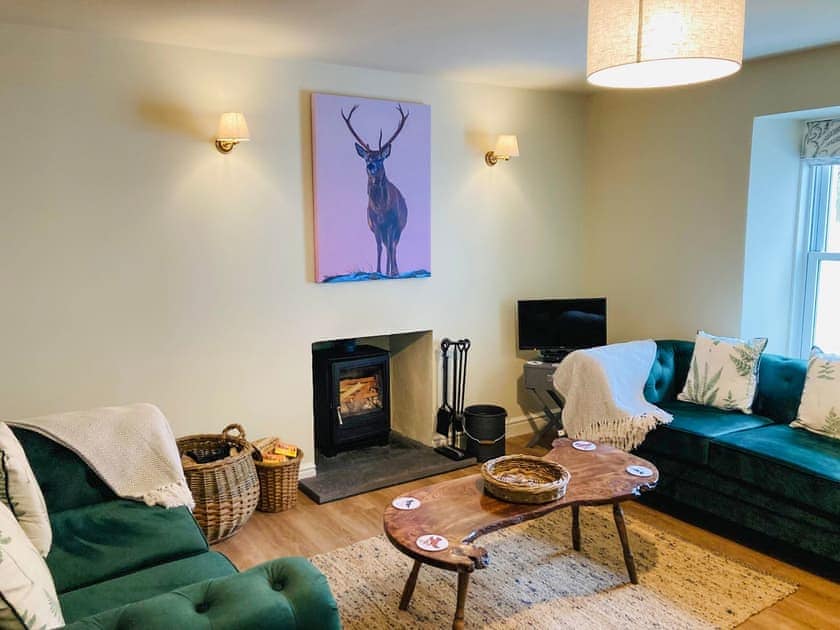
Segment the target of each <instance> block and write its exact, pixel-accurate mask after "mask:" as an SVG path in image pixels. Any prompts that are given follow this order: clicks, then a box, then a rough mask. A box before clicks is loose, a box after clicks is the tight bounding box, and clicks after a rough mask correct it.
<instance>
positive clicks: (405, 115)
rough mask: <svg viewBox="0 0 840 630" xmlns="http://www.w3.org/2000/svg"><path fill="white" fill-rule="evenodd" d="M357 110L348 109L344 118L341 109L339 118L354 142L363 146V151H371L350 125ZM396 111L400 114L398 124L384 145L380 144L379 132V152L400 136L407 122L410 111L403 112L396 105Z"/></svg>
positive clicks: (356, 106) (380, 131)
mask: <svg viewBox="0 0 840 630" xmlns="http://www.w3.org/2000/svg"><path fill="white" fill-rule="evenodd" d="M357 109H359V106H358V105H353V107H351V108H350V113H349V114H347V115H346V116H345V115H344V109H343V108H342V110H341V117H342V118H343V119H344V123H345V124H346V125H347V128H348V129H349V130H350V133H352V134H353V137H354V138H355V139H356V142H358V143H359V144H360V145H361V146H363V147H364V148H365V151H371V148H370V146H369V145H368V143H367V142H365V141H364V140H362V138H361V136H359V134H358V133H356V130H355V129H353V125H352V124H351V123H350V118H352V117H353V114H354V113H355V111H356V110H357ZM397 111H398V112H399V113H400V124H399V125H397V130H396V131H395V132H394V134H393V135H392V136H391V137H390V138H389V139H388V142H386V143H385V144H382V129H380V130H379V151H381V150H382V148H383V147H387V146H388V145H389V144H391V143H392V142H393V141H394V140H396V139H397V136H398V135H400V132H401V131H402V130H403V127H405V121H406V120H408V115H409V114H410V113H411V112H410V111H404V110H403V108H402V105H401V104H398V105H397Z"/></svg>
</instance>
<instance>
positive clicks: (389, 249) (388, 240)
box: [341, 105, 409, 277]
mask: <svg viewBox="0 0 840 630" xmlns="http://www.w3.org/2000/svg"><path fill="white" fill-rule="evenodd" d="M358 107H359V106H358V105H353V107H352V108H351V109H350V113H349V114H347V115H346V116H345V115H344V110H343V109H342V110H341V117H342V118H343V119H344V122H345V123H346V124H347V128H348V129H349V130H350V133H351V134H353V137H354V138H355V139H356V153H358V154H359V157H361V158H362V159H363V160H364V161H365V166H366V167H367V174H368V188H367V191H368V207H367V218H368V227H369V228H370V231H371V232H373V236H374V237H375V238H376V273H378V274H381V273H382V245H383V244H384V245H385V260H386V263H385V265H386V271H385V273H386V275H388V276H392V277H393V276H398V275H400V268H399V266H398V265H397V245H399V242H400V234H402V231H403V229H404V228H405V224H406V221H407V220H408V207H407V206H406V205H405V198H403V196H402V193H401V192H400V189H399V188H397V187H396V186H394V184H393V183H392V182H391V181H390V180H389V179H388V176H387V175H386V174H385V160H386V159H387V158H388V156H389V155H391V143H392V142H394V140H396V138H397V136H398V135H400V132H401V131H402V130H403V127H404V126H405V121H406V120H407V119H408V114H409V112H407V111H403V108H402V105H397V111H398V112H399V113H400V122H399V125H397V130H396V131H395V132H394V134H393V135H392V136H391V137H390V138H389V139H388V141H387V142H386V143H385V144H382V130H381V129H380V130H379V148H378V149H371V148H370V146H369V145H368V144H367V143H366V142H365V141H364V140H362V138H361V137H360V136H359V134H358V133H356V130H355V129H353V125H352V124H351V123H350V118H352V116H353V113H354V112H355V111H356V110H357V109H358Z"/></svg>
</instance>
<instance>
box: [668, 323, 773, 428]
mask: <svg viewBox="0 0 840 630" xmlns="http://www.w3.org/2000/svg"><path fill="white" fill-rule="evenodd" d="M766 347H767V338H766V337H756V338H755V339H747V340H744V339H735V338H733V337H717V336H714V335H710V334H708V333H706V332H703V331H702V330H700V331H697V339H696V341H695V342H694V355H693V356H692V357H691V369H690V370H689V372H688V380H686V383H685V387H684V388H683V390H682V392H680V393H679V394H678V395H677V398H678V399H679V400H684V401H686V402H693V403H697V404H698V405H710V406H712V407H717V408H718V409H725V410H738V411H743V412H744V413H752V406H753V402H754V401H755V391H756V387H757V386H758V364H759V361H760V359H761V353H762V352H764V348H766Z"/></svg>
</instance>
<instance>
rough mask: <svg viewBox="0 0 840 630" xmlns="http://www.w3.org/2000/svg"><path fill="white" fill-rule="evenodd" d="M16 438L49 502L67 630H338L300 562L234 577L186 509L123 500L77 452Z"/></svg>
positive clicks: (24, 435) (317, 579) (52, 556)
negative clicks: (216, 629) (68, 629)
mask: <svg viewBox="0 0 840 630" xmlns="http://www.w3.org/2000/svg"><path fill="white" fill-rule="evenodd" d="M14 432H15V435H16V436H17V437H18V439H19V440H20V442H21V444H22V445H23V448H24V450H25V451H26V455H27V457H28V459H29V462H30V464H31V465H32V469H33V471H34V473H35V477H36V478H37V480H38V484H39V485H40V486H41V490H42V491H43V494H44V499H45V500H46V504H47V510H48V512H49V515H50V522H51V524H52V530H53V544H52V548H51V550H50V553H49V555H48V556H47V559H46V560H47V566H48V567H49V569H50V571H51V573H52V576H53V580H54V581H55V587H56V591H57V592H58V594H59V602H60V604H61V609H62V613H63V615H64V620H65V622H66V623H67V624H68V627H69V628H72V629H78V630H82V629H98V630H105V629H109V630H110V629H117V628H120V629H122V628H138V629H139V628H143V629H145V630H155V629H158V628H160V629H164V628H166V629H169V628H179V629H191V628H236V629H243V630H247V629H250V628H254V629H256V628H260V629H264V628H284V629H285V628H290V629H291V628H306V629H308V628H318V629H327V630H332V629H338V628H340V627H341V624H340V622H339V617H338V610H337V607H336V603H335V600H334V599H333V596H332V593H331V592H330V588H329V586H328V585H327V582H326V579H325V578H324V576H323V575H322V574H321V573H320V572H319V571H318V570H317V569H316V568H315V567H314V566H312V564H310V563H309V562H308V561H307V560H305V559H304V558H281V559H278V560H273V561H271V562H266V563H265V564H261V565H259V566H256V567H254V568H252V569H250V570H248V571H245V572H242V573H239V572H238V571H237V569H236V567H234V565H233V564H232V563H231V562H230V561H229V560H228V559H227V558H226V557H225V556H223V555H222V554H220V553H217V552H215V551H211V550H210V549H209V547H208V545H207V540H206V539H205V537H204V534H203V533H202V532H201V529H200V528H199V527H198V524H197V523H196V522H195V519H194V518H193V516H192V514H191V513H190V511H189V510H188V509H187V508H185V507H181V508H174V509H165V508H162V507H149V506H147V505H145V504H142V503H138V502H136V501H126V500H123V499H120V498H119V497H117V496H116V495H115V494H114V493H113V492H112V491H111V489H110V488H109V487H108V486H107V485H105V483H104V482H103V481H102V480H101V479H100V478H99V477H98V476H97V475H96V474H95V473H94V472H93V471H92V470H91V469H90V468H89V467H88V466H87V465H86V464H85V463H84V462H83V461H82V460H81V459H80V458H79V457H78V456H77V455H76V454H75V453H73V452H71V451H69V450H68V449H66V448H64V447H63V446H61V445H59V444H57V443H55V442H53V441H51V440H49V439H47V438H45V437H42V436H41V435H38V434H36V433H33V432H31V431H26V430H23V429H15V430H14Z"/></svg>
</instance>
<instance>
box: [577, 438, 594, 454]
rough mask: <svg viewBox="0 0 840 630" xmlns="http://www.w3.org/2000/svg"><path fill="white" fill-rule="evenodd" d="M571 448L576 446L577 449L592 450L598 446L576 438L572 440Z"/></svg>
mask: <svg viewBox="0 0 840 630" xmlns="http://www.w3.org/2000/svg"><path fill="white" fill-rule="evenodd" d="M572 448H576V449H577V450H579V451H594V450H595V449H596V448H598V447H597V446H595V444H594V443H592V442H587V441H586V440H576V441H574V442H572Z"/></svg>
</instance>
